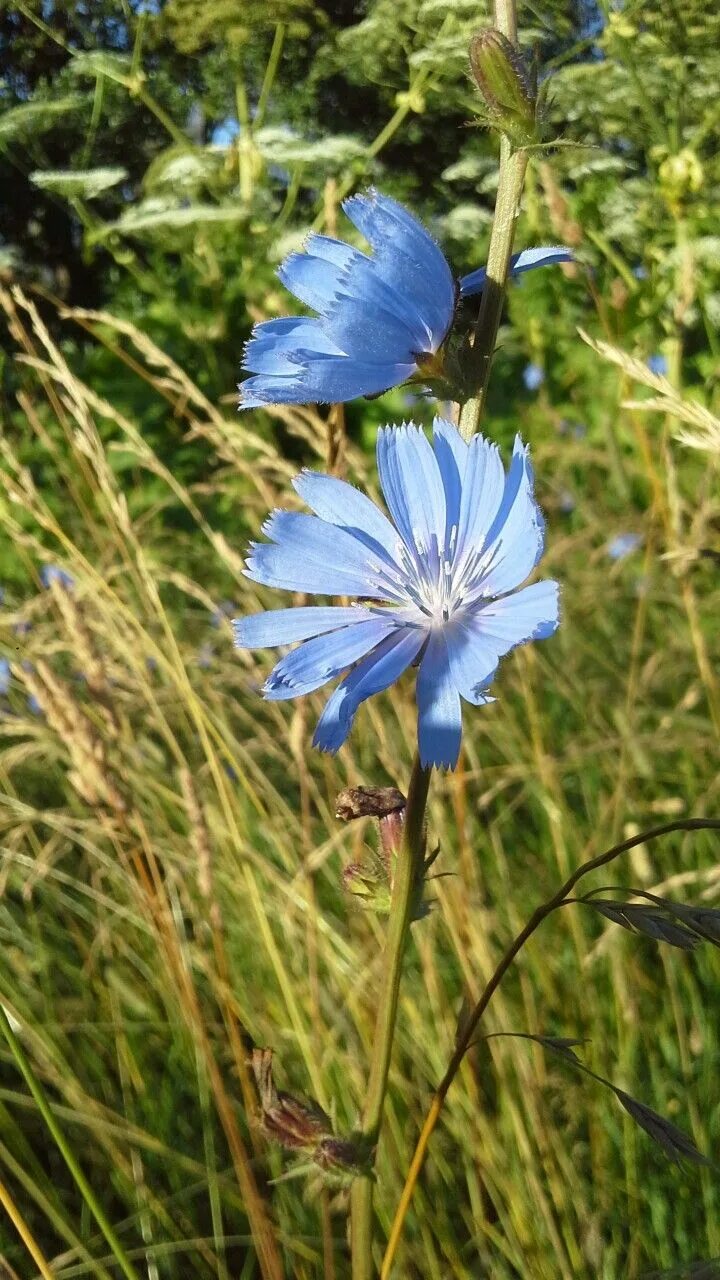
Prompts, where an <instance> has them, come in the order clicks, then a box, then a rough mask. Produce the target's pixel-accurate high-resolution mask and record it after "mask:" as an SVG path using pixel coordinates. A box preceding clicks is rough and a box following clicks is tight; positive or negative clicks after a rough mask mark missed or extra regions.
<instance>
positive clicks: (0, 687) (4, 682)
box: [0, 658, 10, 694]
mask: <svg viewBox="0 0 720 1280" xmlns="http://www.w3.org/2000/svg"><path fill="white" fill-rule="evenodd" d="M9 689H10V663H9V662H8V660H7V658H0V694H3V693H8V691H9Z"/></svg>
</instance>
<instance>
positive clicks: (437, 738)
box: [233, 418, 558, 768]
mask: <svg viewBox="0 0 720 1280" xmlns="http://www.w3.org/2000/svg"><path fill="white" fill-rule="evenodd" d="M377 462H378V471H379V476H380V483H381V486H382V491H383V494H384V496H385V501H386V503H387V507H388V510H389V512H390V516H391V520H389V519H388V517H387V516H386V515H385V514H384V513H383V512H382V511H381V510H380V508H379V507H377V506H376V505H375V503H373V502H372V501H371V500H370V498H368V497H366V496H365V495H364V494H362V493H360V492H359V491H358V490H357V489H355V488H354V487H353V486H352V485H350V484H347V483H346V482H345V481H343V480H338V479H336V478H335V477H333V476H326V475H320V474H318V473H317V472H313V471H303V472H302V473H301V474H300V475H299V476H297V477H296V479H295V481H294V486H295V488H296V490H297V492H298V493H299V494H300V497H301V498H302V499H303V501H304V502H306V503H307V505H308V506H309V507H310V508H311V510H312V511H313V512H314V513H315V514H314V515H305V514H300V513H295V512H290V511H274V512H273V513H272V515H270V517H269V518H268V520H267V521H266V523H265V525H264V526H263V532H264V533H265V534H266V535H267V537H268V538H269V539H270V540H271V541H270V542H269V543H262V544H257V543H253V544H252V546H251V551H250V555H249V558H248V561H247V569H246V574H247V576H248V577H249V578H252V579H253V580H254V581H255V582H260V583H263V584H264V585H265V586H269V587H280V588H283V589H285V590H287V591H302V592H310V593H313V594H315V593H317V594H318V595H342V596H357V597H359V600H360V602H359V603H357V604H354V605H351V606H350V607H341V606H334V607H333V606H329V607H324V606H315V607H312V606H303V607H298V608H291V609H278V610H274V611H271V612H267V613H260V614H255V615H253V616H251V617H247V618H239V619H237V620H236V621H235V623H234V624H233V626H234V633H235V643H236V644H237V645H238V646H239V647H241V648H249V649H252V648H272V647H276V646H280V645H286V644H292V643H294V642H296V641H300V642H301V643H300V644H299V646H298V648H296V649H293V650H292V651H291V652H289V653H287V654H286V655H285V656H284V657H282V658H281V659H280V661H279V662H278V663H277V665H276V666H275V667H274V668H273V670H272V671H271V673H270V675H269V676H268V678H267V680H266V682H265V686H264V689H263V693H264V695H265V697H266V698H268V699H270V700H271V701H280V700H282V699H286V698H295V697H299V696H301V695H302V694H306V693H311V692H313V691H314V690H315V689H319V688H320V687H321V686H322V685H324V684H326V683H327V681H329V680H332V679H333V678H334V677H335V676H339V675H341V673H342V672H347V674H346V675H345V676H344V678H343V679H342V681H341V682H340V684H339V685H338V686H337V688H336V689H335V691H334V692H333V693H332V694H331V696H330V698H329V700H328V702H327V703H326V706H325V709H324V711H323V713H322V715H321V717H320V720H319V722H318V725H317V728H316V730H315V736H314V739H313V743H314V745H315V746H316V747H319V748H320V750H321V751H330V752H334V751H337V749H338V748H339V747H340V746H342V744H343V743H344V742H345V740H346V738H347V736H348V734H349V732H350V729H351V727H352V723H353V719H354V717H355V713H356V711H357V710H358V707H359V706H360V704H361V703H362V702H364V701H365V699H366V698H369V697H371V696H372V695H373V694H375V693H380V692H381V691H382V690H383V689H387V688H388V687H389V685H391V684H393V683H394V681H395V680H397V679H398V678H399V676H401V675H402V674H403V672H404V671H405V670H406V669H407V668H408V667H409V666H410V665H412V664H415V665H418V664H419V671H418V677H417V701H418V745H419V750H420V758H421V760H422V763H423V765H424V766H430V765H438V766H446V767H448V768H453V767H454V765H455V764H456V763H457V759H458V753H459V751H460V737H461V731H462V724H461V707H460V699H461V698H464V699H465V700H466V701H467V702H471V703H473V704H474V705H476V706H480V705H482V704H483V703H486V702H492V701H493V699H492V698H491V697H489V695H488V693H487V688H488V686H489V684H490V682H491V680H492V678H493V676H494V674H495V670H496V667H497V665H498V662H499V660H500V658H501V657H503V655H504V654H506V653H508V652H509V651H510V650H511V649H513V648H514V647H515V646H516V645H518V644H523V643H524V642H525V641H526V640H531V639H543V638H545V637H546V636H549V635H552V633H553V631H554V630H555V628H556V627H557V624H558V586H557V583H555V582H535V583H532V584H531V585H530V586H527V587H524V588H523V589H522V590H517V588H518V587H519V586H520V584H521V583H523V582H524V581H525V579H526V578H527V577H528V575H529V574H530V573H531V572H532V570H533V569H534V568H535V565H536V564H537V563H538V560H539V559H540V556H541V554H542V548H543V520H542V516H541V514H540V511H539V509H538V507H537V505H536V503H535V500H534V497H533V476H532V470H531V467H530V462H529V458H528V450H527V448H526V447H525V446H524V445H523V443H522V441H521V440H520V438H519V437H517V438H516V440H515V448H514V451H513V457H512V462H511V464H510V468H509V470H508V473H507V475H506V474H505V471H504V468H503V464H502V461H501V458H500V453H499V451H498V449H497V446H496V445H494V444H491V443H490V442H489V441H487V440H484V439H483V437H482V436H479V435H477V436H474V437H473V439H472V440H471V441H470V443H466V442H465V441H464V440H463V439H462V437H461V436H460V433H459V431H458V429H457V427H455V426H454V425H453V424H452V423H450V422H447V421H445V420H444V419H442V418H436V419H435V422H434V427H433V445H431V444H430V443H429V442H428V440H427V437H426V436H425V435H424V433H423V431H422V430H421V429H420V428H419V427H416V426H415V425H414V424H413V423H408V424H407V425H406V424H403V425H402V426H401V427H384V428H381V430H380V432H379V433H378V440H377Z"/></svg>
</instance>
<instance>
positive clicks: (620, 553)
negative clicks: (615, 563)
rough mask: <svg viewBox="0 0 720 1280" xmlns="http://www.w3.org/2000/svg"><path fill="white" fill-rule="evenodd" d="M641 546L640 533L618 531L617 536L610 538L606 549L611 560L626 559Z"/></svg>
mask: <svg viewBox="0 0 720 1280" xmlns="http://www.w3.org/2000/svg"><path fill="white" fill-rule="evenodd" d="M640 546H642V536H641V535H640V534H639V533H618V534H617V535H616V537H614V538H611V539H610V541H609V542H608V544H607V547H606V548H605V550H606V551H607V553H608V555H609V557H610V559H611V560H624V559H625V557H626V556H629V555H631V554H632V552H633V551H637V549H638V547H640Z"/></svg>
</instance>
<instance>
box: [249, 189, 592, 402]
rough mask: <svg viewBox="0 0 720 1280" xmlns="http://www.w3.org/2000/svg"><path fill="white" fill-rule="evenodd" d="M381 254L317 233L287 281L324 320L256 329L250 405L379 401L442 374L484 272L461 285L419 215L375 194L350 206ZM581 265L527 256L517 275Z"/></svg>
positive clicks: (287, 319) (516, 261) (516, 265)
mask: <svg viewBox="0 0 720 1280" xmlns="http://www.w3.org/2000/svg"><path fill="white" fill-rule="evenodd" d="M343 208H344V210H345V212H346V214H347V216H348V218H349V219H350V221H351V222H352V223H353V224H354V225H355V226H356V227H357V229H358V231H360V232H361V233H362V235H363V236H364V237H365V239H366V240H367V241H368V243H369V244H370V246H371V249H372V254H371V255H368V254H366V253H362V252H361V251H360V250H359V249H354V248H353V247H352V245H349V244H346V243H345V242H344V241H342V240H333V239H330V238H329V237H328V236H322V235H316V234H312V235H310V237H309V238H308V241H307V244H306V246H305V251H304V252H303V253H291V254H290V256H289V257H288V258H286V259H285V261H284V262H283V263H282V265H281V267H280V269H279V272H278V275H279V276H280V279H281V280H282V282H283V284H284V285H285V287H286V288H287V289H289V290H290V292H291V293H293V294H294V295H295V297H296V298H298V299H299V300H300V302H302V303H304V304H305V305H306V306H307V307H310V308H312V310H313V311H316V312H317V316H316V317H307V316H284V317H282V318H280V319H275V320H265V321H263V322H262V324H257V325H255V327H254V329H253V331H252V334H251V336H250V340H249V342H248V343H247V345H246V347H245V352H244V358H243V368H244V369H245V370H246V371H247V372H248V373H252V374H254V375H255V376H254V377H252V378H248V379H246V381H245V382H244V383H241V384H240V407H241V408H242V409H250V408H256V407H258V406H262V405H265V404H308V403H312V404H320V403H322V404H327V403H332V402H337V401H345V400H353V399H354V398H355V397H356V396H372V395H378V394H380V393H381V392H383V391H388V390H389V389H390V388H391V387H395V386H399V385H400V384H401V383H403V382H406V381H407V379H408V378H411V377H412V376H413V375H414V374H416V373H421V374H422V373H423V372H424V373H425V374H426V375H427V376H430V375H431V374H432V373H433V372H437V369H438V367H437V362H435V359H434V358H435V357H436V355H437V353H438V351H439V349H440V347H441V346H442V344H443V342H444V341H445V339H446V338H447V336H448V333H449V331H450V328H451V325H452V322H453V317H454V315H455V307H456V303H457V301H458V295H460V296H462V297H469V296H470V295H472V294H474V293H480V292H481V290H482V288H483V285H484V283H485V279H486V274H487V273H486V270H485V268H484V267H481V268H479V269H478V270H477V271H472V272H471V273H470V274H469V275H467V276H465V277H464V278H463V279H462V280H460V281H459V282H458V284H457V285H456V283H455V281H454V279H453V275H452V272H451V270H450V267H449V266H448V264H447V262H446V260H445V257H444V255H443V253H442V251H441V249H440V248H439V247H438V245H437V244H436V243H435V241H434V240H433V238H432V236H431V235H430V234H429V232H427V231H426V230H425V228H424V227H423V226H422V224H421V223H420V222H418V221H417V220H416V219H415V218H414V217H413V216H412V214H410V213H408V211H407V209H404V208H403V206H402V205H400V204H398V203H397V202H396V201H395V200H392V199H391V198H390V197H389V196H384V195H381V194H380V193H379V192H377V191H374V190H370V191H368V192H366V193H365V194H364V195H356V196H351V197H350V198H349V199H348V200H345V201H344V203H343ZM571 258H572V253H571V252H570V250H569V249H565V248H563V247H556V248H555V247H553V248H537V249H526V250H524V251H523V252H522V253H519V254H516V255H515V257H514V258H513V259H512V262H511V272H512V274H514V275H518V274H519V273H521V272H523V271H529V270H530V269H531V268H532V267H542V266H545V265H547V264H549V263H553V262H567V261H569V260H570V259H571Z"/></svg>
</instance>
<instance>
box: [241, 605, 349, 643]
mask: <svg viewBox="0 0 720 1280" xmlns="http://www.w3.org/2000/svg"><path fill="white" fill-rule="evenodd" d="M370 617H372V614H371V613H370V610H369V609H363V607H362V605H358V604H354V605H351V606H350V607H349V608H347V609H342V608H340V607H339V606H335V605H327V606H318V605H304V606H302V607H298V608H297V609H268V610H266V611H265V613H253V614H250V615H249V616H248V617H247V618H235V619H234V620H233V624H232V628H233V638H234V641H235V645H236V646H237V648H238V649H274V648H276V646H277V645H281V644H295V642H296V641H297V640H309V639H310V637H311V636H320V635H323V634H324V633H325V632H326V631H335V630H337V629H338V628H339V627H347V626H350V625H351V624H353V623H356V622H360V621H362V620H363V619H364V618H370Z"/></svg>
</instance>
